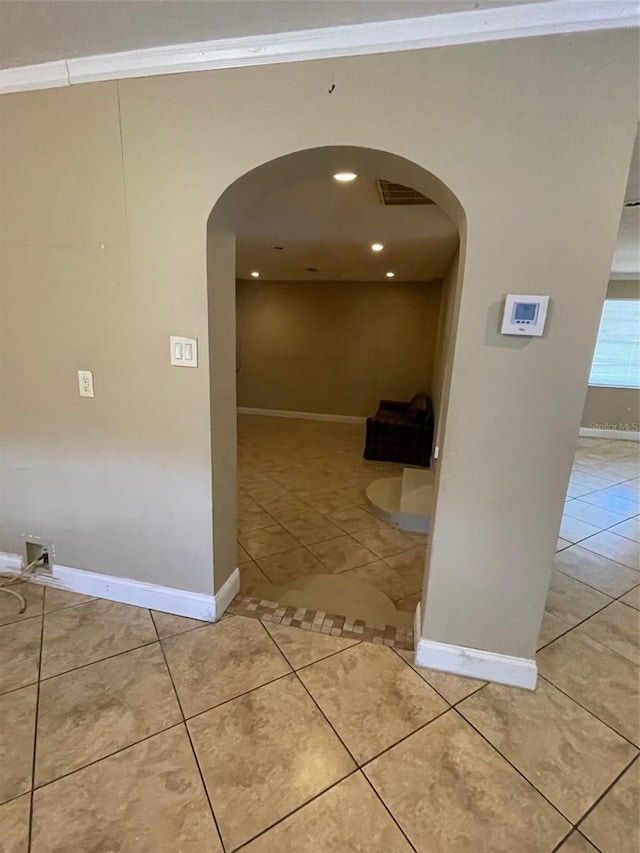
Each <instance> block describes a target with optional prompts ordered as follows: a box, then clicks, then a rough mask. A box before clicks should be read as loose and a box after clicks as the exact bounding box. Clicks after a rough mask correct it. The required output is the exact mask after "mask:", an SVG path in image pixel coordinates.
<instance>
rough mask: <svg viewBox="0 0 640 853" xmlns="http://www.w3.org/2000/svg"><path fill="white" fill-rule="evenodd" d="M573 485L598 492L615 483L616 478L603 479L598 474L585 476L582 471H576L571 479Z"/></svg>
mask: <svg viewBox="0 0 640 853" xmlns="http://www.w3.org/2000/svg"><path fill="white" fill-rule="evenodd" d="M570 482H571V483H575V485H577V486H586V487H587V488H588V489H589V491H592V492H598V491H600V489H606V488H608V487H609V486H612V485H613V484H614V483H615V478H614V479H611V478H610V477H609V478H607V477H601V476H598V475H597V474H585V473H583V472H581V471H574V472H573V473H572V474H571V478H570Z"/></svg>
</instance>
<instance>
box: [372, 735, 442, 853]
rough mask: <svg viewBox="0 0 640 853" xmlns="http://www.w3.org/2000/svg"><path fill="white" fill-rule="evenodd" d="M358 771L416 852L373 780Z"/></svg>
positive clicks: (415, 851) (416, 852)
mask: <svg viewBox="0 0 640 853" xmlns="http://www.w3.org/2000/svg"><path fill="white" fill-rule="evenodd" d="M427 725H428V724H427ZM360 772H361V773H362V776H363V777H364V779H365V781H366V783H367V785H368V786H369V787H370V788H371V790H372V791H373V793H374V796H376V797H377V798H378V802H379V803H381V804H382V807H383V808H384V810H385V811H386V812H387V814H388V815H389V817H390V818H391V820H392V821H393V822H394V823H395V825H396V826H397V827H398V831H399V832H401V833H402V835H403V836H404V838H406V840H407V843H408V845H409V847H410V848H411V849H412V850H413V851H414V853H418V851H417V848H416V847H415V845H414V844H413V842H412V841H411V839H410V838H409V835H408V834H407V833H406V832H405V831H404V829H403V828H402V826H401V825H400V821H399V820H398V818H397V817H396V816H395V815H394V813H393V812H392V811H391V809H390V808H389V806H388V805H387V804H386V803H385V801H384V800H383V799H382V795H381V794H380V793H379V792H378V790H377V788H376V787H375V785H374V784H373V782H372V781H371V779H369V777H368V776H367V774H366V773H365V772H364V770H360Z"/></svg>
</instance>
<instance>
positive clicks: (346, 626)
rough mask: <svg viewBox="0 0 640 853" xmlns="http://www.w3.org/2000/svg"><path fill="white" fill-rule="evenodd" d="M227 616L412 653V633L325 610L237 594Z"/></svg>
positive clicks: (408, 629)
mask: <svg viewBox="0 0 640 853" xmlns="http://www.w3.org/2000/svg"><path fill="white" fill-rule="evenodd" d="M227 613H233V614H234V615H235V616H248V617H249V618H250V619H260V621H262V622H276V623H277V624H279V625H290V626H291V627H293V628H302V629H303V630H305V631H316V632H317V633H319V634H330V635H331V636H332V637H344V638H346V639H348V640H362V641H363V642H365V643H376V644H378V645H384V646H392V647H393V648H396V649H408V650H410V651H411V650H413V630H412V629H411V628H397V627H396V626H395V625H370V624H367V623H366V622H365V621H364V620H362V619H347V618H346V616H336V615H334V614H333V613H324V612H323V611H322V610H307V609H306V608H304V607H288V606H287V605H286V604H278V602H277V601H267V600H266V599H263V598H250V597H249V596H246V595H244V596H243V595H238V596H236V598H234V600H233V601H232V602H231V604H230V605H229V607H228V608H227Z"/></svg>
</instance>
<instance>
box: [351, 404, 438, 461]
mask: <svg viewBox="0 0 640 853" xmlns="http://www.w3.org/2000/svg"><path fill="white" fill-rule="evenodd" d="M432 444H433V406H432V404H431V398H430V397H429V396H428V394H425V393H424V392H421V393H419V394H415V395H414V396H413V397H412V399H411V400H409V402H408V403H403V402H400V401H397V400H380V408H379V409H378V411H377V412H376V414H375V415H374V416H373V417H372V418H367V440H366V444H365V448H364V458H365V459H377V460H378V461H380V462H402V463H404V464H405V465H422V466H423V467H425V468H428V467H429V462H430V460H431V446H432Z"/></svg>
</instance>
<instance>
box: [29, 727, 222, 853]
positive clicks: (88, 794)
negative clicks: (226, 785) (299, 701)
mask: <svg viewBox="0 0 640 853" xmlns="http://www.w3.org/2000/svg"><path fill="white" fill-rule="evenodd" d="M31 850H32V853H62V851H74V853H89V851H92V853H93V851H96V853H97V851H105V853H111V852H112V851H113V853H115V851H118V853H120V851H121V853H150V851H153V853H177V851H180V853H222V846H221V844H220V841H219V840H218V834H217V832H216V828H215V824H214V821H213V817H212V815H211V810H210V809H209V805H208V802H207V797H206V794H205V792H204V789H203V787H202V780H201V778H200V774H199V772H198V768H197V765H196V762H195V759H194V756H193V752H192V751H191V748H190V745H189V738H188V736H187V733H186V731H185V729H184V727H183V726H176V727H175V728H173V729H170V730H169V731H167V732H162V733H161V734H158V735H155V736H154V737H152V738H149V739H148V740H145V741H142V742H141V743H138V744H135V746H130V747H129V748H128V749H125V750H123V751H122V752H118V753H116V755H112V756H110V757H109V758H104V759H102V761H99V762H97V763H96V764H92V765H91V766H89V767H85V768H83V769H82V770H79V771H77V772H76V773H72V774H71V775H70V776H65V777H64V778H63V779H58V780H57V781H56V782H53V783H52V784H51V785H46V786H45V787H44V788H40V789H38V790H37V791H36V792H35V795H34V804H33V842H32V848H31Z"/></svg>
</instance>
